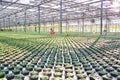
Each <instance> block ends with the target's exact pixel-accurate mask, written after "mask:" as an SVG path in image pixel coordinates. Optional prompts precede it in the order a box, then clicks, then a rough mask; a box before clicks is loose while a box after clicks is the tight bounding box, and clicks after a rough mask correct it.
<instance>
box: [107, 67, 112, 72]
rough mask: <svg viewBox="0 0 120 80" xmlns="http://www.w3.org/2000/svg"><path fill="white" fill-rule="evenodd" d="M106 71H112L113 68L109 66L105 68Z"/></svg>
mask: <svg viewBox="0 0 120 80" xmlns="http://www.w3.org/2000/svg"><path fill="white" fill-rule="evenodd" d="M106 71H108V72H112V71H114V69H113V68H112V67H109V68H106Z"/></svg>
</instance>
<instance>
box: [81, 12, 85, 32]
mask: <svg viewBox="0 0 120 80" xmlns="http://www.w3.org/2000/svg"><path fill="white" fill-rule="evenodd" d="M82 15H83V18H82V33H84V26H85V25H84V21H85V19H84V15H85V14H84V13H82Z"/></svg>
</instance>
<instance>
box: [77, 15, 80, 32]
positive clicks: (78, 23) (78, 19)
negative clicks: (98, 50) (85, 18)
mask: <svg viewBox="0 0 120 80" xmlns="http://www.w3.org/2000/svg"><path fill="white" fill-rule="evenodd" d="M77 18H78V15H77ZM77 23H78V32H80V25H79V24H80V21H79V18H78V20H77Z"/></svg>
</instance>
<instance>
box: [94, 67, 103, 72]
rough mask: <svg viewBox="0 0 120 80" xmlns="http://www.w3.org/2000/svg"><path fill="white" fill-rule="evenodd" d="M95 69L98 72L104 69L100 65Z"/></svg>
mask: <svg viewBox="0 0 120 80" xmlns="http://www.w3.org/2000/svg"><path fill="white" fill-rule="evenodd" d="M95 70H96V71H97V72H98V71H101V70H103V69H102V68H100V67H96V68H95Z"/></svg>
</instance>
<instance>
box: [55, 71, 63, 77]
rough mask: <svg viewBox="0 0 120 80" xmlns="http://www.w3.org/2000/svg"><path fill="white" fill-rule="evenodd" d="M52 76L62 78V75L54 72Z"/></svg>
mask: <svg viewBox="0 0 120 80" xmlns="http://www.w3.org/2000/svg"><path fill="white" fill-rule="evenodd" d="M54 76H55V77H62V73H61V72H55V73H54Z"/></svg>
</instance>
